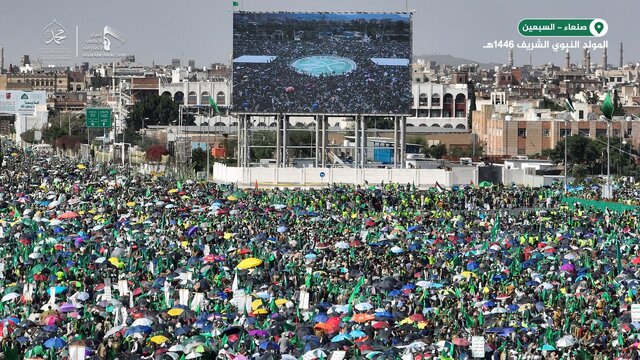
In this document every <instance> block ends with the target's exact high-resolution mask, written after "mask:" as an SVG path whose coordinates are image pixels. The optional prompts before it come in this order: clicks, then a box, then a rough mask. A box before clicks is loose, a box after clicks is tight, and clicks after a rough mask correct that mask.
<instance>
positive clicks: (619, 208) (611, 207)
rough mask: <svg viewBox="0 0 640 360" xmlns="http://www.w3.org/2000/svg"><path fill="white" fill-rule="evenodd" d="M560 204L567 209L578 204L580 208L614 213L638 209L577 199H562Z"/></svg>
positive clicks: (607, 202) (618, 204)
mask: <svg viewBox="0 0 640 360" xmlns="http://www.w3.org/2000/svg"><path fill="white" fill-rule="evenodd" d="M562 202H563V203H565V204H567V205H569V208H574V205H575V204H576V203H579V204H580V205H582V206H585V207H593V208H594V209H597V210H605V209H609V210H610V211H615V212H623V211H628V210H638V207H637V206H634V205H627V204H621V203H618V202H610V201H598V200H590V199H583V198H578V197H565V198H562Z"/></svg>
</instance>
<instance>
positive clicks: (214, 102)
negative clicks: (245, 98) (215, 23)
mask: <svg viewBox="0 0 640 360" xmlns="http://www.w3.org/2000/svg"><path fill="white" fill-rule="evenodd" d="M236 3H237V2H235V1H234V2H233V6H238V5H236ZM209 106H211V107H212V108H213V110H214V111H215V113H216V115H219V114H220V108H218V104H216V101H215V100H213V98H212V97H209Z"/></svg>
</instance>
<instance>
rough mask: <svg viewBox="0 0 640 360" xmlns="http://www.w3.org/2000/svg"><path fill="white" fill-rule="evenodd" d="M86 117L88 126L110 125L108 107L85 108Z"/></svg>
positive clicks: (105, 126)
mask: <svg viewBox="0 0 640 360" xmlns="http://www.w3.org/2000/svg"><path fill="white" fill-rule="evenodd" d="M86 118H87V127H88V128H110V127H111V109H110V108H87V113H86Z"/></svg>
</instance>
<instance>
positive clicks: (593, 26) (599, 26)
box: [589, 19, 608, 37]
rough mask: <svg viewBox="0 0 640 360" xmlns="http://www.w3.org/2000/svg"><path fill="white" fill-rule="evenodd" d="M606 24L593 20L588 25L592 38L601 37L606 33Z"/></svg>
mask: <svg viewBox="0 0 640 360" xmlns="http://www.w3.org/2000/svg"><path fill="white" fill-rule="evenodd" d="M607 29H608V26H607V22H606V21H604V20H602V19H594V20H593V21H591V23H590V24H589V32H590V33H591V35H592V36H596V37H601V36H604V35H605V34H606V33H607Z"/></svg>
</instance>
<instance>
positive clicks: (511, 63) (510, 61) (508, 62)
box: [507, 49, 513, 69]
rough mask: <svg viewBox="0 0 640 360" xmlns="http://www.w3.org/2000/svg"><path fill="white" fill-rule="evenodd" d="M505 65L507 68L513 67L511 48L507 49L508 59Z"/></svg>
mask: <svg viewBox="0 0 640 360" xmlns="http://www.w3.org/2000/svg"><path fill="white" fill-rule="evenodd" d="M507 66H508V67H509V69H512V68H513V49H509V59H507Z"/></svg>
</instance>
